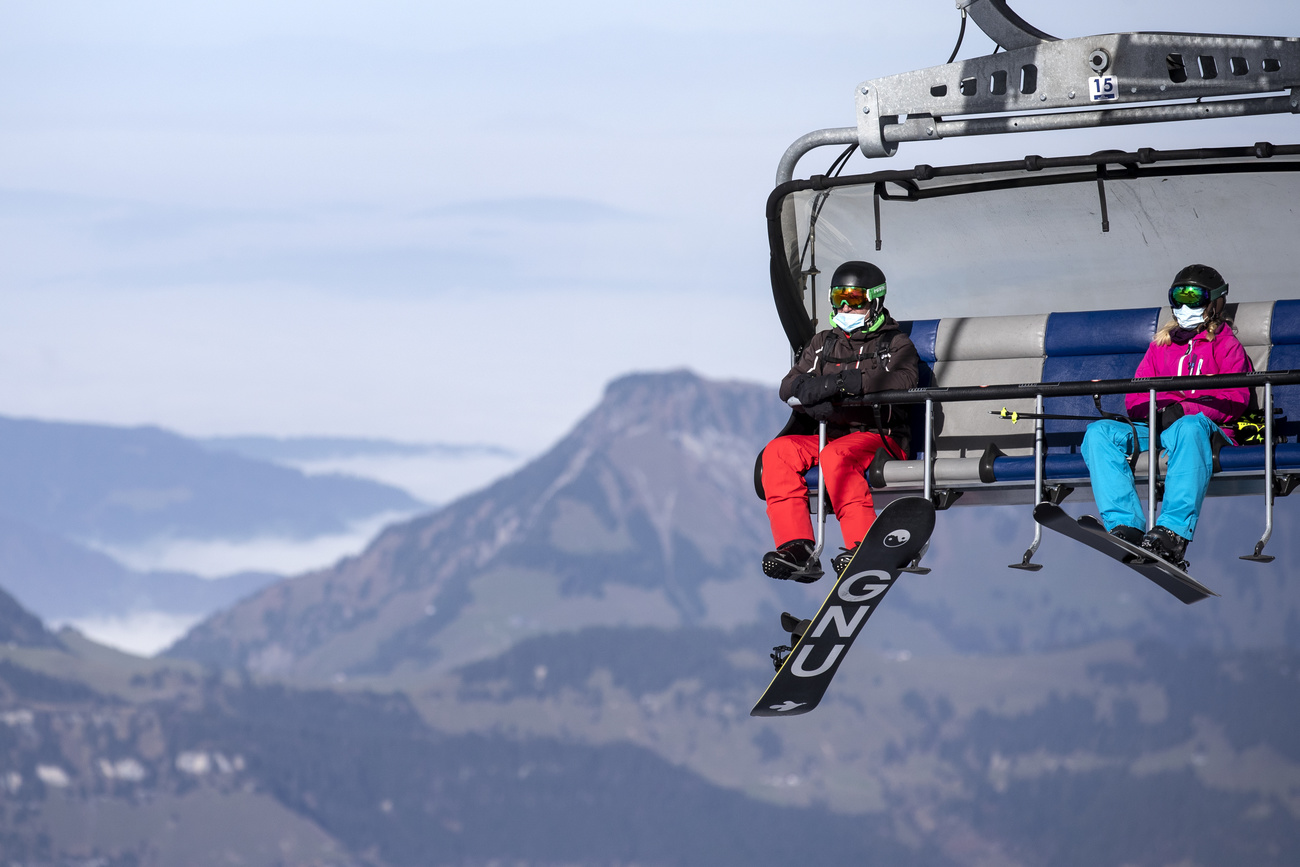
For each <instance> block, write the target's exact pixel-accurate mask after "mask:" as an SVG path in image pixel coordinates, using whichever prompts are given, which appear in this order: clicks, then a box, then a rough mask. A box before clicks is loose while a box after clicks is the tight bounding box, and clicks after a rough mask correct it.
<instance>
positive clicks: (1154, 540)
mask: <svg viewBox="0 0 1300 867" xmlns="http://www.w3.org/2000/svg"><path fill="white" fill-rule="evenodd" d="M1187 542H1188V540H1187V539H1184V538H1183V537H1182V536H1180V535H1178V534H1177V533H1175V532H1174V531H1173V530H1170V529H1169V528H1168V527H1162V526H1160V525H1159V524H1156V525H1155V526H1154V527H1152V528H1151V530H1150V531H1149V532H1148V533H1147V534H1146V535H1145V536H1143V537H1142V547H1143V548H1145V549H1146V550H1148V551H1150V552H1151V553H1152V554H1155V555H1156V556H1157V557H1159V558H1160V559H1161V560H1164V561H1166V562H1168V563H1172V564H1173V565H1174V566H1176V567H1178V568H1179V569H1182V570H1183V571H1184V572H1186V571H1187V561H1186V560H1184V559H1183V555H1184V554H1186V553H1187Z"/></svg>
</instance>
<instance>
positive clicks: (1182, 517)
mask: <svg viewBox="0 0 1300 867" xmlns="http://www.w3.org/2000/svg"><path fill="white" fill-rule="evenodd" d="M1134 427H1136V428H1137V435H1138V436H1137V438H1138V442H1137V449H1138V451H1139V452H1144V451H1146V450H1147V440H1148V439H1149V437H1150V431H1149V429H1148V427H1147V425H1145V424H1138V423H1136V422H1135V423H1134ZM1218 430H1219V427H1218V425H1216V424H1215V423H1214V422H1212V421H1211V420H1210V419H1208V418H1206V417H1205V416H1203V415H1201V414H1200V413H1196V414H1195V415H1185V416H1183V417H1182V418H1180V419H1178V421H1176V422H1174V423H1173V424H1171V425H1170V426H1169V427H1168V428H1166V429H1165V430H1163V431H1161V432H1160V445H1161V447H1162V448H1164V450H1165V451H1166V452H1167V453H1168V455H1169V467H1168V470H1167V471H1166V473H1165V478H1164V482H1165V494H1164V501H1163V502H1162V504H1161V506H1160V517H1159V518H1158V519H1156V523H1157V524H1159V525H1161V526H1162V527H1165V528H1167V529H1170V530H1173V531H1174V532H1175V533H1177V534H1178V535H1180V536H1182V537H1183V538H1184V539H1191V538H1192V534H1194V533H1195V532H1196V519H1197V518H1198V517H1199V516H1200V514H1201V503H1202V502H1203V501H1204V500H1205V489H1206V487H1208V486H1209V484H1210V474H1211V473H1212V472H1213V471H1214V454H1213V452H1212V451H1211V449H1210V440H1211V438H1212V437H1213V436H1214V434H1215V433H1216V432H1218ZM1133 447H1134V446H1133V428H1131V427H1129V426H1128V425H1127V424H1125V423H1124V422H1122V421H1115V420H1114V419H1101V420H1100V421H1095V422H1093V423H1092V424H1090V425H1088V430H1087V432H1086V433H1084V435H1083V447H1082V449H1081V451H1082V453H1083V462H1084V463H1085V464H1087V465H1088V474H1089V475H1090V476H1091V477H1092V496H1093V499H1094V500H1096V501H1097V511H1098V513H1100V515H1101V522H1102V523H1103V524H1104V525H1105V526H1106V529H1107V530H1113V529H1115V528H1116V527H1118V526H1120V525H1121V524H1123V525H1125V526H1128V527H1137V528H1138V529H1139V530H1141V529H1144V528H1145V527H1146V525H1147V521H1146V513H1145V511H1144V510H1143V508H1142V502H1141V500H1140V499H1139V498H1138V495H1137V490H1136V489H1135V488H1134V484H1133V470H1132V468H1130V467H1129V464H1128V455H1129V454H1130V453H1131V451H1132V449H1133Z"/></svg>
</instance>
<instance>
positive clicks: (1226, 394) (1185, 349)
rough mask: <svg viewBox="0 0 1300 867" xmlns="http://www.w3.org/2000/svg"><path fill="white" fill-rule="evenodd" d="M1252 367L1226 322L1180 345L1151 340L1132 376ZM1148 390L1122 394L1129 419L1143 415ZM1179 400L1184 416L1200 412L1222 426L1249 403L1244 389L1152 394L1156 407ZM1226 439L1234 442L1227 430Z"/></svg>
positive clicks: (1203, 373) (1237, 370)
mask: <svg viewBox="0 0 1300 867" xmlns="http://www.w3.org/2000/svg"><path fill="white" fill-rule="evenodd" d="M1253 369H1254V368H1253V367H1252V365H1251V363H1250V358H1249V356H1247V355H1246V350H1245V349H1243V348H1242V346H1241V341H1239V340H1237V336H1236V335H1235V334H1233V333H1232V328H1231V326H1229V325H1224V326H1223V327H1222V328H1220V329H1219V333H1218V334H1216V335H1215V336H1214V338H1213V339H1211V338H1210V336H1209V334H1208V332H1205V331H1202V332H1200V333H1199V334H1197V335H1196V336H1195V337H1193V338H1192V339H1191V340H1189V341H1187V343H1185V344H1184V345H1182V346H1179V345H1178V344H1177V343H1170V344H1169V345H1168V346H1158V345H1156V343H1154V342H1152V344H1151V345H1150V346H1148V347H1147V354H1146V355H1145V356H1144V357H1143V358H1142V363H1141V364H1139V365H1138V368H1137V372H1136V373H1135V374H1134V376H1136V377H1143V376H1209V375H1210V374H1214V373H1248V372H1250V371H1251V370H1253ZM1148 399H1149V393H1148V392H1141V393H1139V394H1129V395H1125V399H1124V404H1125V406H1126V407H1127V409H1128V414H1129V418H1133V419H1144V418H1146V417H1147V409H1148V404H1147V401H1148ZM1175 403H1181V404H1182V405H1183V412H1184V413H1185V414H1187V415H1192V414H1194V413H1198V412H1199V413H1201V414H1202V415H1205V416H1206V417H1207V418H1209V419H1210V420H1211V421H1213V422H1214V423H1215V424H1217V425H1219V426H1220V427H1223V426H1224V425H1227V424H1230V423H1232V422H1233V421H1236V420H1237V419H1238V418H1240V417H1241V415H1242V414H1243V413H1244V412H1245V411H1246V407H1247V405H1248V404H1249V403H1250V389H1248V388H1204V389H1192V390H1189V391H1162V392H1157V394H1156V406H1157V407H1159V408H1161V409H1163V408H1164V407H1166V406H1169V405H1171V404H1175ZM1224 433H1225V434H1227V435H1228V439H1229V441H1230V442H1235V440H1234V439H1233V437H1232V433H1231V431H1228V430H1225V431H1224Z"/></svg>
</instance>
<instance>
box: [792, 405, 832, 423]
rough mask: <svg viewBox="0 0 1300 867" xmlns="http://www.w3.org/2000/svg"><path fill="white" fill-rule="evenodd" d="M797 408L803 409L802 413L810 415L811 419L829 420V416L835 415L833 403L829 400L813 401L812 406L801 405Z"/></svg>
mask: <svg viewBox="0 0 1300 867" xmlns="http://www.w3.org/2000/svg"><path fill="white" fill-rule="evenodd" d="M799 409H801V410H803V411H804V414H805V415H808V416H810V417H811V418H812V420H813V421H830V420H831V416H833V415H835V404H833V403H831V402H830V401H827V402H825V403H814V404H813V405H812V406H801V407H799Z"/></svg>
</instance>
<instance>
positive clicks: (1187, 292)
mask: <svg viewBox="0 0 1300 867" xmlns="http://www.w3.org/2000/svg"><path fill="white" fill-rule="evenodd" d="M1226 294H1228V285H1227V284H1226V283H1225V284H1224V285H1222V286H1220V287H1219V288H1218V289H1206V288H1205V287H1204V286H1170V287H1169V306H1170V307H1208V306H1209V305H1210V302H1211V301H1214V300H1215V299H1216V298H1222V297H1223V296H1224V295H1226Z"/></svg>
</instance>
